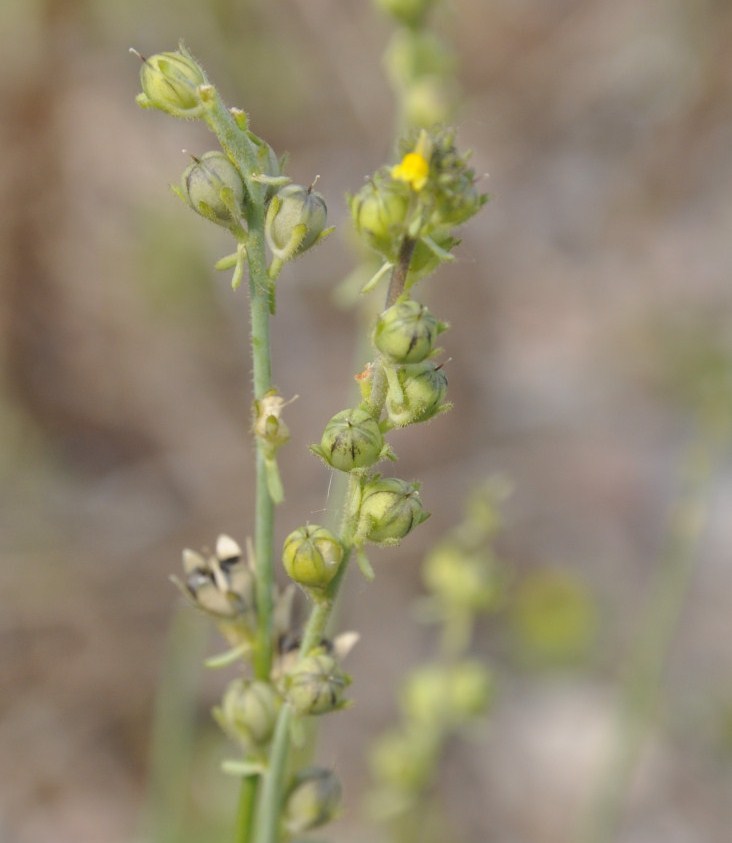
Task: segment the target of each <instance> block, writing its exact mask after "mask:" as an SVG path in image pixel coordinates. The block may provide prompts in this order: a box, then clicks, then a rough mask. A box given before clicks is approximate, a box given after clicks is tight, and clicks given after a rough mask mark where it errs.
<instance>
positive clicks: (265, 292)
mask: <svg viewBox="0 0 732 843" xmlns="http://www.w3.org/2000/svg"><path fill="white" fill-rule="evenodd" d="M206 123H207V124H208V126H209V128H210V129H211V131H212V132H214V134H215V135H216V137H217V138H218V140H219V142H220V144H221V146H222V148H223V149H224V150H225V152H226V153H227V154H228V155H229V157H230V158H231V159H232V161H234V162H235V163H236V165H237V167H238V169H239V171H240V172H241V173H242V175H243V176H244V181H245V183H246V187H247V192H248V195H249V202H248V204H247V209H246V215H247V236H246V259H247V263H248V268H249V308H250V340H251V351H252V378H253V386H254V400H255V401H256V400H258V399H261V398H262V397H263V396H264V394H265V393H266V392H267V391H268V390H269V389H271V388H272V357H271V348H270V336H269V318H270V310H269V306H270V293H269V277H268V272H267V259H266V251H265V239H264V203H263V201H262V196H263V187H262V185H260V184H258V183H257V182H255V181H252V179H251V176H252V175H254V174H255V173H256V170H257V160H256V155H255V152H254V149H253V146H252V143H251V141H250V140H249V138H248V137H247V135H246V133H245V132H244V131H242V129H241V128H240V127H239V126H238V125H237V123H236V121H235V120H234V118H233V117H232V115H231V113H230V112H229V111H228V110H227V108H226V106H225V105H224V104H223V102H222V101H221V98H220V97H219V95H218V93H216V94H215V97H214V99H213V100H212V101H211V103H210V104H209V108H208V111H207V114H206ZM242 259H243V257H242V251H241V250H239V260H242ZM256 448H257V452H256V483H255V489H256V498H255V515H254V556H255V573H256V600H257V639H256V642H255V647H254V675H255V676H256V678H257V679H261V680H264V681H268V680H269V676H270V671H271V669H272V656H273V649H274V631H273V605H274V590H275V577H274V558H273V557H274V502H273V500H272V498H271V496H270V493H269V487H268V484H267V471H266V465H265V455H264V449H263V445H262V443H261V442H259V441H257V445H256ZM258 790H259V777H258V776H244V777H243V778H242V782H241V790H240V795H239V808H238V811H237V820H236V841H237V843H248V842H249V840H250V835H251V827H252V820H253V809H254V807H255V805H256V803H257V792H258Z"/></svg>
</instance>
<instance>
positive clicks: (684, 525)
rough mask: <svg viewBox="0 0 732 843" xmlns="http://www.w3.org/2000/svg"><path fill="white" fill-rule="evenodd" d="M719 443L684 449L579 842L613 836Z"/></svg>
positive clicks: (657, 688)
mask: <svg viewBox="0 0 732 843" xmlns="http://www.w3.org/2000/svg"><path fill="white" fill-rule="evenodd" d="M720 444H721V443H720V442H719V441H718V440H717V439H716V438H714V439H712V437H707V436H704V435H703V434H702V435H701V436H700V439H699V441H697V442H695V443H694V444H693V445H692V447H691V449H690V453H689V457H688V462H687V466H686V474H685V486H686V488H685V490H684V492H683V493H682V496H681V499H680V500H679V502H678V504H677V507H676V510H675V512H674V514H673V516H672V520H671V525H670V528H669V535H668V540H667V547H666V551H665V552H664V554H663V556H662V561H661V567H660V570H659V571H658V579H657V582H656V584H655V587H654V591H653V593H652V594H651V597H650V601H649V606H648V609H647V611H646V613H645V623H644V626H643V628H642V629H641V631H640V634H639V636H638V638H637V649H636V650H635V652H634V654H633V657H632V662H631V665H630V670H629V672H628V677H627V681H626V683H625V687H624V689H623V694H622V698H621V706H620V711H619V722H618V735H617V741H616V743H615V746H614V747H613V754H612V756H611V758H610V761H609V764H608V767H607V770H606V771H605V775H604V776H603V778H602V779H601V781H600V786H599V788H598V791H597V794H596V797H595V799H594V802H593V804H592V805H591V806H590V813H589V816H588V821H587V823H586V826H585V827H584V829H583V830H582V833H581V834H580V837H579V839H580V841H582V843H611V841H613V840H614V839H615V838H616V833H617V828H618V826H619V824H620V820H621V818H622V810H623V803H624V800H625V795H626V793H627V791H628V788H629V786H630V781H631V778H632V776H633V772H634V770H635V768H636V765H637V762H638V758H639V756H640V753H641V750H642V748H643V743H644V739H645V737H646V735H647V733H648V730H649V728H650V726H651V722H652V718H653V714H654V710H655V709H656V707H657V706H658V703H659V701H660V695H661V681H662V677H663V671H664V667H665V665H666V661H667V657H668V653H669V650H670V648H671V644H672V641H673V636H674V632H675V631H676V628H677V626H678V621H679V617H680V615H681V611H682V609H683V605H684V601H685V598H686V595H687V593H688V590H689V586H690V584H691V578H692V575H693V573H694V569H695V563H696V560H697V555H698V554H697V551H698V547H699V542H700V539H701V536H702V532H703V529H704V526H705V524H706V520H707V514H708V513H707V509H708V497H709V492H710V487H711V483H712V480H713V477H714V472H713V468H714V464H715V459H714V457H715V455H716V454H717V449H718V447H719V445H720Z"/></svg>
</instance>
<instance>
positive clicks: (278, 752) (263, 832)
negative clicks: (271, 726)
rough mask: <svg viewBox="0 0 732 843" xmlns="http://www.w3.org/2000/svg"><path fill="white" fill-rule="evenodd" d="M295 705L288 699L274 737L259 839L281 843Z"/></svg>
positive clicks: (264, 785) (261, 842)
mask: <svg viewBox="0 0 732 843" xmlns="http://www.w3.org/2000/svg"><path fill="white" fill-rule="evenodd" d="M292 714H293V711H292V708H291V706H290V704H289V703H285V704H284V705H283V706H282V708H281V709H280V714H279V717H278V718H277V726H276V727H275V733H274V737H273V738H272V748H271V750H270V754H269V765H268V768H267V772H266V774H265V776H264V778H263V780H262V786H261V789H260V794H259V797H260V798H259V801H258V804H257V820H256V827H255V834H254V840H255V843H277V840H278V839H279V827H280V809H281V806H282V789H283V788H282V785H283V782H284V779H285V770H286V768H287V756H288V751H289V748H290V723H291V721H292Z"/></svg>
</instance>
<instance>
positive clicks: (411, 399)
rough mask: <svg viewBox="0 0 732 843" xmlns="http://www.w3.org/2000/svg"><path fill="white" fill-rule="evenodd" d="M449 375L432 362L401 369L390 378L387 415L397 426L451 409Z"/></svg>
mask: <svg viewBox="0 0 732 843" xmlns="http://www.w3.org/2000/svg"><path fill="white" fill-rule="evenodd" d="M446 394H447V376H446V375H445V372H444V370H443V367H442V366H436V365H435V364H434V363H432V362H431V361H430V360H425V361H424V362H422V363H414V364H412V365H407V366H400V367H399V369H398V370H397V372H396V373H395V375H392V376H391V378H390V383H389V389H388V390H387V393H386V402H385V406H386V412H387V415H388V416H389V421H390V422H391V423H392V424H394V425H396V426H397V427H405V426H406V425H408V424H416V423H417V422H424V421H428V420H429V419H431V418H432V417H433V416H435V415H436V414H437V413H440V412H443V411H445V410H448V409H449V408H450V405H449V404H446V403H445V402H444V398H445V395H446Z"/></svg>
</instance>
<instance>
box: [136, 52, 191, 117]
mask: <svg viewBox="0 0 732 843" xmlns="http://www.w3.org/2000/svg"><path fill="white" fill-rule="evenodd" d="M140 84H141V85H142V91H143V92H142V93H141V94H139V95H138V97H137V102H138V104H139V105H141V106H142V107H143V108H158V109H160V111H165V112H167V113H168V114H172V115H173V117H189V118H195V117H200V115H201V112H202V110H203V106H202V105H201V101H200V98H199V95H198V88H199V86H200V85H205V84H206V75H205V73H204V72H203V69H202V68H201V67H200V65H199V64H198V63H197V62H196V61H195V60H194V59H193V57H192V56H191V55H190V53H189V52H188V51H187V50H186V49H185V48H184V47H183V46H182V45H181V47H180V49H179V50H176V51H175V52H173V53H157V54H156V55H154V56H151V57H150V58H149V59H143V65H142V69H141V70H140Z"/></svg>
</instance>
